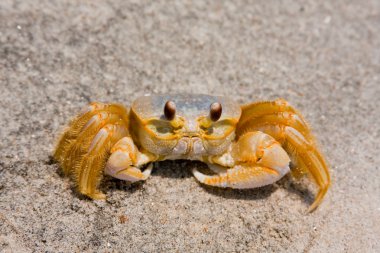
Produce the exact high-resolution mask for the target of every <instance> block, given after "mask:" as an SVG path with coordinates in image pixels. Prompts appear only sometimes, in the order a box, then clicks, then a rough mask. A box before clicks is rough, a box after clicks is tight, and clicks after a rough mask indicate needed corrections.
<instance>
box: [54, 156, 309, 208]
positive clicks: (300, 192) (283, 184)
mask: <svg viewBox="0 0 380 253" xmlns="http://www.w3.org/2000/svg"><path fill="white" fill-rule="evenodd" d="M48 163H49V164H50V165H51V164H57V163H56V162H55V161H54V159H53V158H52V157H49V161H48ZM57 165H58V164H57ZM193 168H197V169H199V170H200V171H202V172H204V173H211V171H210V170H209V169H208V167H207V165H206V164H204V163H202V162H197V161H189V160H176V161H162V162H158V163H154V169H153V172H152V176H153V177H155V176H158V177H163V178H173V179H183V178H191V177H193V174H192V173H191V170H192V169H193ZM56 173H57V174H58V175H59V176H60V177H61V178H65V177H66V175H65V174H64V173H63V171H62V169H61V167H60V166H59V165H58V166H56ZM148 180H149V179H148ZM194 180H195V178H194ZM144 183H145V181H140V182H136V183H133V184H132V183H129V182H126V181H123V180H118V179H116V178H112V177H110V176H104V178H103V182H102V183H101V184H100V190H101V191H102V192H113V191H127V192H129V193H131V194H133V193H135V192H137V191H141V190H143V189H144ZM197 183H198V185H199V186H200V187H202V188H203V189H204V190H205V191H206V192H208V193H210V194H213V195H216V196H219V197H223V198H226V199H242V200H259V199H266V198H268V197H269V196H270V195H271V194H272V193H274V192H275V191H276V190H277V189H279V188H283V189H286V190H287V191H288V192H289V193H291V194H294V195H297V196H298V197H299V198H300V199H302V200H303V201H304V202H305V203H306V204H308V205H310V204H311V203H313V200H314V195H313V193H312V192H311V191H310V189H308V188H307V187H305V186H304V184H301V183H299V182H295V181H294V180H293V179H292V177H291V176H289V175H287V176H285V177H283V178H282V179H281V180H279V181H278V182H276V183H275V184H272V185H267V186H263V187H259V188H254V189H231V188H219V187H212V186H208V185H204V184H201V183H199V182H198V181H197ZM70 189H71V192H72V194H73V196H74V197H76V198H78V199H81V200H90V198H88V197H86V196H84V195H83V194H80V193H79V192H78V191H77V190H76V187H75V185H74V184H70Z"/></svg>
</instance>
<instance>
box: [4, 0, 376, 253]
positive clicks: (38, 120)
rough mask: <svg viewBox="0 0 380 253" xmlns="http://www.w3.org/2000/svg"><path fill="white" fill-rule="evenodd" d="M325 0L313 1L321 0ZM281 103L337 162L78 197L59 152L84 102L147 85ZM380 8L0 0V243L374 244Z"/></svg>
mask: <svg viewBox="0 0 380 253" xmlns="http://www.w3.org/2000/svg"><path fill="white" fill-rule="evenodd" d="M317 2H318V3H317ZM168 92H171V93H174V92H191V93H207V94H219V95H229V96H231V97H233V98H234V99H235V100H236V101H238V102H240V103H249V102H252V101H256V100H268V99H274V98H277V97H283V98H285V99H287V100H289V101H290V102H291V103H292V104H293V105H294V106H296V107H297V108H298V109H300V111H301V112H302V113H303V114H304V115H305V117H306V119H307V120H308V121H309V123H310V125H311V126H313V129H314V133H315V134H316V136H317V137H318V139H319V142H320V144H321V146H322V150H323V151H324V153H325V154H326V157H327V160H328V161H329V163H330V165H331V174H332V187H331V189H330V191H329V192H328V194H327V196H326V198H325V200H324V202H323V203H322V205H321V206H320V208H319V209H317V211H315V212H314V213H312V214H307V213H306V210H307V208H308V206H309V204H310V203H311V201H312V200H313V194H312V192H313V187H312V184H310V182H309V181H307V180H304V181H302V182H301V183H297V182H294V181H293V180H292V179H291V178H290V177H286V178H284V179H283V180H281V181H279V182H278V183H276V184H274V185H272V186H267V187H263V188H260V189H253V190H247V191H234V190H223V189H213V188H206V187H202V186H200V185H199V184H198V183H197V182H196V181H195V179H194V178H193V177H192V176H191V173H190V170H191V168H193V167H194V166H199V167H201V166H204V165H202V164H201V163H193V162H185V161H178V162H170V161H169V162H162V163H159V164H156V166H155V170H154V172H153V175H152V177H151V178H150V179H149V180H148V181H146V182H145V183H141V184H135V185H129V184H126V183H125V182H122V181H119V180H116V179H112V178H108V177H106V178H105V179H104V181H103V184H102V187H103V190H104V191H106V192H107V195H108V201H107V202H101V201H100V202H97V201H91V200H88V199H86V198H83V197H82V196H80V195H78V194H77V193H76V192H75V191H73V187H72V184H71V182H70V180H68V179H67V178H65V177H63V176H62V174H61V172H60V170H59V166H58V165H57V164H55V163H54V162H52V160H51V159H50V157H49V156H50V154H51V153H52V150H53V148H54V143H55V141H56V139H57V136H58V135H59V133H60V131H61V130H62V129H63V126H64V125H65V124H67V122H68V121H69V119H70V118H71V117H72V116H73V115H75V114H76V113H77V112H78V111H79V110H80V109H81V108H82V107H83V106H84V105H86V104H87V103H88V102H90V101H104V102H121V103H124V104H125V105H129V104H130V103H131V102H132V101H133V100H134V99H135V98H136V97H138V96H141V95H143V94H146V93H168ZM379 107H380V2H379V1H377V0H373V1H361V0H356V1H333V2H332V1H331V2H330V1H312V0H308V1H264V0H263V1H234V3H232V2H230V3H227V2H225V3H222V2H219V1H195V2H191V1H181V2H174V1H173V2H166V1H154V2H153V3H147V2H145V3H142V1H141V2H140V1H133V2H129V1H128V3H127V1H122V0H119V1H103V0H95V1H79V0H78V1H70V0H65V1H58V0H56V1H50V0H49V1H48V0H45V1H42V0H40V1H9V0H2V1H1V2H0V108H1V111H0V140H1V142H0V251H1V252H84V251H85V252H91V251H96V252H126V251H129V252H160V251H161V252H162V251H165V252H166V251H168V252H380V243H379V238H380V194H379V192H380V176H379V173H380V169H379V164H380V158H379V151H380V145H379V141H380V120H379V118H380V113H379Z"/></svg>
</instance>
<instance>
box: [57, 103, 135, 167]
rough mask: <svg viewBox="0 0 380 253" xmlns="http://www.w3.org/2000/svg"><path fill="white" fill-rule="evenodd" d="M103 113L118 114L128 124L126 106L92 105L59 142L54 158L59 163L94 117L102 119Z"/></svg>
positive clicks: (73, 123) (70, 126) (81, 114)
mask: <svg viewBox="0 0 380 253" xmlns="http://www.w3.org/2000/svg"><path fill="white" fill-rule="evenodd" d="M103 112H106V113H109V114H116V115H118V116H119V118H120V119H122V120H123V121H124V122H125V124H127V122H128V120H127V115H128V111H127V109H126V108H125V107H124V106H122V105H118V104H103V103H97V102H94V103H91V104H90V105H88V106H87V107H86V108H84V109H83V110H82V112H81V113H79V114H78V116H76V117H75V118H74V119H73V120H72V121H71V123H70V124H69V126H68V128H67V129H66V130H65V132H64V133H63V135H62V136H61V138H60V140H59V141H58V145H57V147H56V149H55V152H54V158H55V159H56V160H57V161H59V162H62V160H64V159H65V152H67V149H68V147H69V146H70V144H71V143H72V142H73V141H74V140H75V139H76V138H77V137H78V136H79V134H80V133H82V132H83V130H84V128H86V127H87V126H88V124H89V122H91V121H92V120H93V117H94V116H96V115H98V117H99V118H100V117H101V115H99V114H101V113H103Z"/></svg>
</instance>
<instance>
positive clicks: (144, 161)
mask: <svg viewBox="0 0 380 253" xmlns="http://www.w3.org/2000/svg"><path fill="white" fill-rule="evenodd" d="M54 157H55V159H56V160H58V161H59V162H60V163H61V166H62V168H63V169H64V171H65V172H66V174H72V175H74V177H73V178H74V180H75V181H76V183H77V185H78V189H79V191H80V192H81V193H83V194H85V195H87V196H89V197H91V198H93V199H103V198H105V195H104V194H103V193H101V192H100V191H99V190H98V184H99V182H100V180H101V178H102V175H103V172H104V173H105V174H108V175H110V176H113V177H116V178H119V179H122V180H126V181H130V182H136V181H140V180H145V179H147V178H148V177H149V175H150V174H151V171H152V168H153V166H152V163H153V162H156V161H162V160H177V159H188V160H198V161H202V162H204V163H206V164H207V165H208V166H209V168H210V169H211V170H212V171H213V173H214V174H212V175H208V174H203V173H201V172H200V171H198V170H197V169H193V171H192V173H193V175H194V176H195V178H196V179H197V180H198V181H199V182H201V183H203V184H207V185H211V186H218V187H231V188H237V189H242V188H255V187H260V186H264V185H268V184H271V183H274V182H276V181H277V180H279V179H281V178H282V177H283V176H284V175H285V174H287V173H288V172H289V171H290V162H292V164H294V166H293V167H294V168H292V170H293V171H295V172H301V173H307V174H309V175H310V176H311V178H312V179H314V180H315V182H316V183H317V185H318V186H319V188H320V190H319V193H318V195H317V197H316V200H315V202H314V203H313V204H312V206H311V207H310V210H313V209H315V208H316V207H317V206H318V204H319V203H320V201H321V200H322V198H323V197H324V195H325V193H326V191H327V189H328V187H329V184H330V176H329V172H328V168H327V166H326V163H325V161H324V158H323V156H322V155H321V153H320V151H319V150H318V149H317V147H316V143H315V140H314V137H313V136H312V134H311V132H310V129H309V127H308V126H307V124H306V123H305V121H304V119H303V117H302V116H301V115H300V114H299V113H298V112H297V111H296V110H295V109H294V108H293V107H291V106H290V105H289V104H288V103H287V102H286V101H285V100H283V99H278V100H275V101H268V102H258V103H253V104H249V105H246V106H240V105H239V104H237V103H236V102H234V101H233V100H231V99H229V98H227V97H221V96H210V95H199V94H193V95H152V96H144V97H140V98H138V99H137V100H135V101H134V102H133V104H132V106H131V107H130V109H127V108H125V107H124V106H122V105H118V104H103V103H92V104H90V105H89V106H88V107H87V108H86V109H85V110H83V111H82V112H81V113H80V114H79V115H78V116H77V117H76V118H75V119H74V120H73V121H72V122H71V124H70V126H69V127H68V129H67V130H66V131H65V132H64V134H63V136H62V138H61V139H60V141H59V143H58V146H57V148H56V150H55V154H54ZM143 168H145V169H144V170H143V171H142V170H141V169H143Z"/></svg>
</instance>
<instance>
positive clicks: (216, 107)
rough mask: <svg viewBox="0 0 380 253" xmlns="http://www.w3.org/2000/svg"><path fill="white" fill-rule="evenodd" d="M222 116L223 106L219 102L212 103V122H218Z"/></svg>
mask: <svg viewBox="0 0 380 253" xmlns="http://www.w3.org/2000/svg"><path fill="white" fill-rule="evenodd" d="M220 116H222V105H221V104H220V103H218V102H215V103H212V104H211V105H210V119H211V120H212V121H214V122H215V121H218V119H220Z"/></svg>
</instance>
